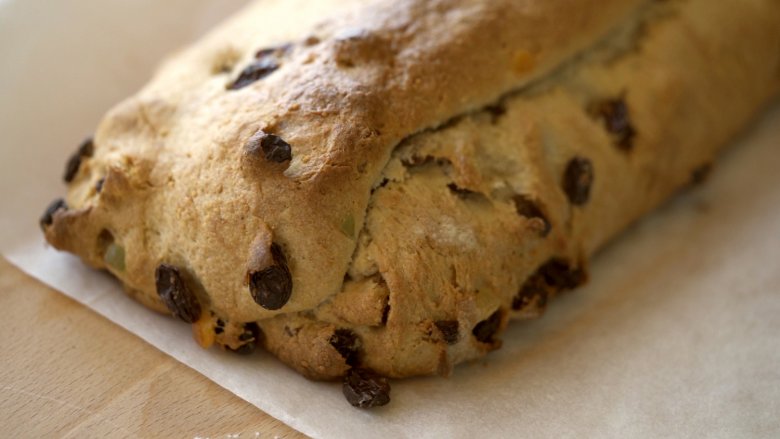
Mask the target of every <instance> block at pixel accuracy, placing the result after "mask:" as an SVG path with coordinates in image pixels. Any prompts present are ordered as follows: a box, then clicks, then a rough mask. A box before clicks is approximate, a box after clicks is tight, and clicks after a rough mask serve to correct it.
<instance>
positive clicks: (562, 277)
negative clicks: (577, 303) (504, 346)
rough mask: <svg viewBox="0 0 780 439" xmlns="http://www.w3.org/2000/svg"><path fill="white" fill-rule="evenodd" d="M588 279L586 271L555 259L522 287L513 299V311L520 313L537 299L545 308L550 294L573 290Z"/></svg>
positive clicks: (540, 268) (538, 304) (547, 263)
mask: <svg viewBox="0 0 780 439" xmlns="http://www.w3.org/2000/svg"><path fill="white" fill-rule="evenodd" d="M586 279H587V275H586V274H585V271H584V270H583V269H581V268H575V267H572V266H571V265H570V264H569V263H568V262H566V261H564V260H562V259H557V258H553V259H550V260H549V261H547V262H545V263H544V264H542V266H541V267H539V268H538V269H537V270H536V272H535V273H534V274H532V275H531V276H530V277H529V278H528V279H527V280H526V281H525V283H524V284H523V286H522V287H520V291H519V292H518V293H517V295H516V296H515V297H514V298H513V299H512V309H513V310H515V311H519V310H521V309H523V308H525V307H527V306H528V305H530V304H531V302H532V301H533V300H534V298H536V299H537V302H536V304H537V306H538V307H539V308H544V306H545V305H546V304H547V298H548V297H549V295H550V294H555V293H559V292H562V291H566V290H571V289H574V288H576V287H578V286H579V285H582V284H583V283H584V282H585V280H586Z"/></svg>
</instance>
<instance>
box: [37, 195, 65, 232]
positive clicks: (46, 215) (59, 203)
mask: <svg viewBox="0 0 780 439" xmlns="http://www.w3.org/2000/svg"><path fill="white" fill-rule="evenodd" d="M60 209H62V210H68V205H67V204H66V203H65V200H63V199H62V198H57V199H56V200H54V201H52V202H51V203H49V206H48V207H46V210H45V211H44V212H43V215H41V219H40V220H39V224H40V225H41V229H43V230H45V229H46V226H50V225H51V224H52V223H53V222H54V214H55V213H56V212H57V211H58V210H60Z"/></svg>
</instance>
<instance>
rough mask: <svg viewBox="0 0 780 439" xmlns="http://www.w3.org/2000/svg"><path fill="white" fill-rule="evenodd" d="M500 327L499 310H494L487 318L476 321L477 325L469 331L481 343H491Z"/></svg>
mask: <svg viewBox="0 0 780 439" xmlns="http://www.w3.org/2000/svg"><path fill="white" fill-rule="evenodd" d="M500 327H501V310H500V309H499V310H496V312H494V313H493V314H491V315H490V317H488V318H487V319H485V320H483V321H481V322H479V323H477V326H475V327H474V329H473V330H472V331H471V333H472V334H474V337H475V338H476V339H477V340H478V341H480V342H482V343H493V342H494V341H495V340H494V339H493V336H494V335H496V332H498V329H499V328H500Z"/></svg>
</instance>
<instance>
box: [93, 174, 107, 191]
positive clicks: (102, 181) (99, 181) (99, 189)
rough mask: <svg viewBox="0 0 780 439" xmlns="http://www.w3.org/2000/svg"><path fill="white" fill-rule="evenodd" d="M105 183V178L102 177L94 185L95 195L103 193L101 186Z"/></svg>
mask: <svg viewBox="0 0 780 439" xmlns="http://www.w3.org/2000/svg"><path fill="white" fill-rule="evenodd" d="M105 183H106V178H105V177H103V178H101V179H100V180H98V181H97V183H95V192H97V193H101V192H103V184H105Z"/></svg>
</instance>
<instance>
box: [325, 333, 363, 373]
mask: <svg viewBox="0 0 780 439" xmlns="http://www.w3.org/2000/svg"><path fill="white" fill-rule="evenodd" d="M328 342H330V345H331V346H333V348H334V349H336V350H337V351H338V352H339V354H341V356H342V357H344V360H346V362H347V364H348V365H350V366H354V365H355V364H356V363H357V360H358V350H359V349H360V339H359V338H358V336H357V334H355V333H354V332H352V331H350V330H349V329H337V330H336V331H334V332H333V335H331V336H330V340H328Z"/></svg>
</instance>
